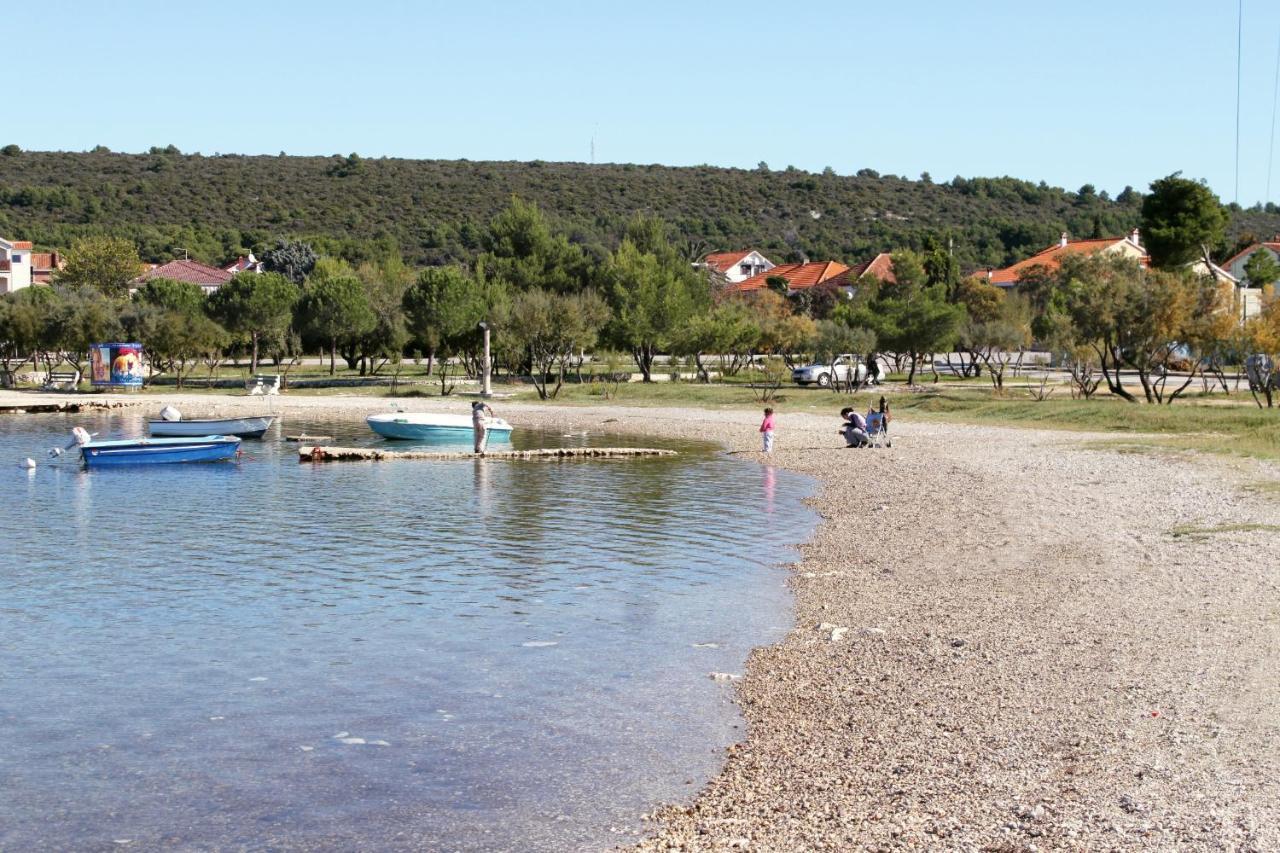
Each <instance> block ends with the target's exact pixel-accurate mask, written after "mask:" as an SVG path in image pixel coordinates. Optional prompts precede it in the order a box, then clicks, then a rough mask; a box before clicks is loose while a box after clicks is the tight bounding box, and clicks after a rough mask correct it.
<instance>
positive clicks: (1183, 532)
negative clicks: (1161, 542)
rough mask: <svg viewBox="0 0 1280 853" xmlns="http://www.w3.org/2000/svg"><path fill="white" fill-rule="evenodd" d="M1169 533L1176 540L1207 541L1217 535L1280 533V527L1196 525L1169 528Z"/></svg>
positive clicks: (1249, 524) (1245, 524) (1262, 525)
mask: <svg viewBox="0 0 1280 853" xmlns="http://www.w3.org/2000/svg"><path fill="white" fill-rule="evenodd" d="M1168 533H1169V535H1170V536H1172V537H1173V538H1174V539H1207V538H1208V537H1210V536H1212V535H1214V534H1216V533H1280V525H1275V524H1257V523H1253V522H1249V523H1238V524H1218V525H1214V526H1213V527H1198V526H1196V525H1194V524H1179V525H1176V526H1174V527H1171V528H1169V531H1168Z"/></svg>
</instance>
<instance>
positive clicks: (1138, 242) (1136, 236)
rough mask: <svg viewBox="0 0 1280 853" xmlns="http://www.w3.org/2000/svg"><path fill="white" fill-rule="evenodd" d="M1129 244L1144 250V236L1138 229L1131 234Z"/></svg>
mask: <svg viewBox="0 0 1280 853" xmlns="http://www.w3.org/2000/svg"><path fill="white" fill-rule="evenodd" d="M1129 242H1130V243H1132V244H1133V245H1135V246H1137V247H1138V248H1139V249H1141V248H1142V235H1141V234H1140V233H1139V232H1138V229H1137V228H1135V229H1133V230H1132V231H1130V232H1129Z"/></svg>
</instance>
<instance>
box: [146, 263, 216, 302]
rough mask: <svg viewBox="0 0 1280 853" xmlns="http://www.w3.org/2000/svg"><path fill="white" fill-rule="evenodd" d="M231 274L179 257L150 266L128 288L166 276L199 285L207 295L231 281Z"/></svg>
mask: <svg viewBox="0 0 1280 853" xmlns="http://www.w3.org/2000/svg"><path fill="white" fill-rule="evenodd" d="M233 275H234V273H231V272H228V271H227V270H220V269H218V268H217V267H211V266H209V265H208V264H202V263H200V262H199V261H193V260H190V259H188V258H179V259H177V260H174V261H169V263H167V264H161V265H159V266H153V267H151V269H149V270H147V271H146V272H144V273H143V274H142V275H140V276H138V277H137V278H135V279H134V280H133V281H131V282H129V289H130V291H133V290H137V289H138V288H139V287H141V286H142V285H144V284H146V283H147V282H148V281H151V280H152V279H154V278H167V279H170V280H172V281H185V282H187V283H189V284H196V285H199V286H200V289H201V290H203V291H204V293H205V295H206V296H208V295H209V294H211V293H214V292H216V291H217V289H218V288H219V287H222V285H224V284H226V283H227V282H229V281H231V278H232V276H233Z"/></svg>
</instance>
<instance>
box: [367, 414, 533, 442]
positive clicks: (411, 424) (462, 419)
mask: <svg viewBox="0 0 1280 853" xmlns="http://www.w3.org/2000/svg"><path fill="white" fill-rule="evenodd" d="M365 422H366V423H367V424H368V425H369V429H371V430H373V431H374V432H376V433H377V434H378V435H380V436H382V437H383V438H389V439H393V440H396V441H418V442H426V443H432V444H466V443H468V442H470V441H471V440H472V437H473V435H474V432H473V430H472V427H471V418H470V417H468V416H466V415H416V414H412V413H409V412H397V413H395V414H387V415H370V416H369V417H368V418H366V419H365ZM488 432H489V441H490V442H501V441H509V440H510V439H511V424H509V423H507V422H506V421H504V420H502V419H501V418H491V419H490V421H489V424H488Z"/></svg>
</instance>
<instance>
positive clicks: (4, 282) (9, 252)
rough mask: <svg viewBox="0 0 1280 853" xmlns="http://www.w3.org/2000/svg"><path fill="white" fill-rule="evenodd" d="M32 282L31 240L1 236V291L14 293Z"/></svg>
mask: <svg viewBox="0 0 1280 853" xmlns="http://www.w3.org/2000/svg"><path fill="white" fill-rule="evenodd" d="M31 284H32V276H31V242H30V241H29V240H5V239H3V238H0V293H13V292H14V291H18V290H22V289H23V288H24V287H30V286H31Z"/></svg>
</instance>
